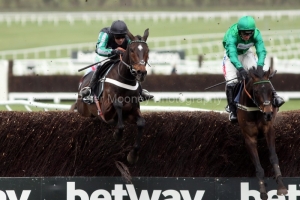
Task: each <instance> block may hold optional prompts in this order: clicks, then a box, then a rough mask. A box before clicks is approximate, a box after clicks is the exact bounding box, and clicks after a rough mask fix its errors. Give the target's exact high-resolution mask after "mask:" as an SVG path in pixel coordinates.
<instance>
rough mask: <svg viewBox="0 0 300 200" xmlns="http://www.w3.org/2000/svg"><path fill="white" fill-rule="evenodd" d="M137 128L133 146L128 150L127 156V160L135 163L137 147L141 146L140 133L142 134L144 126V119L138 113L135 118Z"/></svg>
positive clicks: (137, 155)
mask: <svg viewBox="0 0 300 200" xmlns="http://www.w3.org/2000/svg"><path fill="white" fill-rule="evenodd" d="M136 123H137V129H138V134H137V136H136V138H135V144H134V146H133V149H132V150H131V151H130V152H129V154H128V156H127V161H128V162H129V163H130V164H135V163H136V162H137V160H138V158H139V153H138V151H139V149H140V147H141V139H142V135H143V131H144V127H145V124H146V122H145V119H144V118H143V117H142V116H141V115H139V116H138V118H137V122H136Z"/></svg>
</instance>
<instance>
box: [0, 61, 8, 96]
mask: <svg viewBox="0 0 300 200" xmlns="http://www.w3.org/2000/svg"><path fill="white" fill-rule="evenodd" d="M0 69H1V70H0V101H1V100H7V95H8V61H7V60H0Z"/></svg>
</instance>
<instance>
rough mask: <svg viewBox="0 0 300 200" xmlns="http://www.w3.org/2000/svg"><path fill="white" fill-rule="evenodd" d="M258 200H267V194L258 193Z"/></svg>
mask: <svg viewBox="0 0 300 200" xmlns="http://www.w3.org/2000/svg"><path fill="white" fill-rule="evenodd" d="M260 198H261V199H262V200H268V195H267V193H260Z"/></svg>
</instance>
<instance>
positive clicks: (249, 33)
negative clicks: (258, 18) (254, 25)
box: [241, 31, 254, 36]
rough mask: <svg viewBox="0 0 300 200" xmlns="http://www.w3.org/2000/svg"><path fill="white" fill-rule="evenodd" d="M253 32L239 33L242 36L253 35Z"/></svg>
mask: <svg viewBox="0 0 300 200" xmlns="http://www.w3.org/2000/svg"><path fill="white" fill-rule="evenodd" d="M253 33H254V31H241V34H242V35H247V36H248V35H253Z"/></svg>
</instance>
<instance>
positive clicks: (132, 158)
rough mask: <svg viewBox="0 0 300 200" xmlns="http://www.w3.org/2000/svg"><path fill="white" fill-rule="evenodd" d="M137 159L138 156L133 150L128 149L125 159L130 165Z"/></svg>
mask: <svg viewBox="0 0 300 200" xmlns="http://www.w3.org/2000/svg"><path fill="white" fill-rule="evenodd" d="M138 159H139V156H138V155H134V153H133V151H130V152H129V153H128V155H127V161H128V163H129V164H131V165H134V164H135V163H137V161H138Z"/></svg>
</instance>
